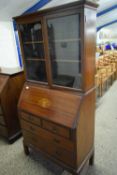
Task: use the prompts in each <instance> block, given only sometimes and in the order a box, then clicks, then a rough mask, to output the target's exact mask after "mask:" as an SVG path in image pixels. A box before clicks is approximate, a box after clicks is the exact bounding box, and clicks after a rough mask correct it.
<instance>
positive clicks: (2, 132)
mask: <svg viewBox="0 0 117 175" xmlns="http://www.w3.org/2000/svg"><path fill="white" fill-rule="evenodd" d="M0 135H1V136H8V134H7V128H6V127H4V126H1V125H0Z"/></svg>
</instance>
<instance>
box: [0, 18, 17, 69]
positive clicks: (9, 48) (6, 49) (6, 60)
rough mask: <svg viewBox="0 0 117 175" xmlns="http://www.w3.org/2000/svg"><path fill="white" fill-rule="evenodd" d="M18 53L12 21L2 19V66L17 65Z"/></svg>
mask: <svg viewBox="0 0 117 175" xmlns="http://www.w3.org/2000/svg"><path fill="white" fill-rule="evenodd" d="M17 66H19V63H18V55H17V49H16V42H15V35H14V30H13V24H12V21H5V22H1V21H0V67H17Z"/></svg>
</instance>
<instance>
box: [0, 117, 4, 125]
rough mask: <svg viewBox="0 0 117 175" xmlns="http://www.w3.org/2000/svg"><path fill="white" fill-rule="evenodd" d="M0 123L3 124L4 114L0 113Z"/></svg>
mask: <svg viewBox="0 0 117 175" xmlns="http://www.w3.org/2000/svg"><path fill="white" fill-rule="evenodd" d="M0 124H2V125H5V121H4V116H2V115H0Z"/></svg>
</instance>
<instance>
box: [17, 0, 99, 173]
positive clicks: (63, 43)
mask: <svg viewBox="0 0 117 175" xmlns="http://www.w3.org/2000/svg"><path fill="white" fill-rule="evenodd" d="M96 8H97V4H95V3H92V2H88V1H85V0H83V1H81V0H80V1H77V2H72V3H70V4H64V5H60V6H57V7H53V8H49V9H44V10H41V11H39V12H36V13H32V14H28V15H23V16H19V17H15V18H14V20H15V21H16V23H17V28H18V32H19V37H20V45H21V50H22V55H23V61H24V68H25V73H26V77H27V81H26V82H25V85H24V87H23V90H22V93H21V96H20V100H19V103H18V111H19V118H20V122H21V128H22V132H23V144H24V151H25V153H26V154H29V153H30V149H29V148H32V149H36V150H38V151H40V152H41V153H42V154H43V155H45V157H47V158H49V159H51V160H53V161H54V162H56V163H58V164H59V165H61V166H62V167H64V168H65V169H66V170H68V171H70V172H72V173H73V174H80V172H81V170H82V169H83V167H84V166H85V165H86V164H87V162H89V164H90V165H92V164H93V159H94V123H95V83H94V75H95V48H96V46H95V40H96V26H95V23H96Z"/></svg>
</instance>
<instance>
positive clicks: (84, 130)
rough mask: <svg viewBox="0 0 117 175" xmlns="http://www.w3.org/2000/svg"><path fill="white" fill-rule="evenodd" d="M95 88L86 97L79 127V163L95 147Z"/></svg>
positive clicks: (77, 135)
mask: <svg viewBox="0 0 117 175" xmlns="http://www.w3.org/2000/svg"><path fill="white" fill-rule="evenodd" d="M94 125H95V90H93V91H92V92H90V93H89V94H88V95H86V96H85V97H84V101H83V103H82V105H81V109H80V116H79V121H78V127H77V134H76V140H77V165H78V166H80V165H81V163H82V162H83V161H84V160H85V159H86V157H87V155H88V153H89V152H90V151H91V149H92V148H93V147H94V128H95V127H94Z"/></svg>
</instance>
